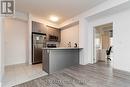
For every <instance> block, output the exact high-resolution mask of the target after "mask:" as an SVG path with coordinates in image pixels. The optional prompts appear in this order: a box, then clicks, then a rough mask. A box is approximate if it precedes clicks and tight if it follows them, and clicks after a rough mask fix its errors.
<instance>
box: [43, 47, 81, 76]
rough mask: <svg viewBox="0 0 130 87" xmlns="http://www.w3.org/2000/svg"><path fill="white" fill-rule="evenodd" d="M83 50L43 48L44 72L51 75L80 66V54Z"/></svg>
mask: <svg viewBox="0 0 130 87" xmlns="http://www.w3.org/2000/svg"><path fill="white" fill-rule="evenodd" d="M80 50H82V48H43V70H44V71H46V72H47V73H49V74H51V73H54V72H57V71H59V70H62V69H64V68H68V67H71V66H75V65H79V52H80Z"/></svg>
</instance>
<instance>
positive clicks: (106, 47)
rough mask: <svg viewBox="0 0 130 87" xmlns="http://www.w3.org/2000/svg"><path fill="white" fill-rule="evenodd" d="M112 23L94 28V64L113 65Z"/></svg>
mask: <svg viewBox="0 0 130 87" xmlns="http://www.w3.org/2000/svg"><path fill="white" fill-rule="evenodd" d="M112 48H113V23H108V24H104V25H99V26H96V27H94V59H93V60H94V63H97V62H104V63H108V64H113V62H112V61H113V56H112V53H113V51H112Z"/></svg>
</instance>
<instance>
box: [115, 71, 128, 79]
mask: <svg viewBox="0 0 130 87" xmlns="http://www.w3.org/2000/svg"><path fill="white" fill-rule="evenodd" d="M113 75H114V76H116V77H120V78H124V79H127V80H130V72H127V71H123V70H119V69H113Z"/></svg>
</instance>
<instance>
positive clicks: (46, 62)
mask: <svg viewBox="0 0 130 87" xmlns="http://www.w3.org/2000/svg"><path fill="white" fill-rule="evenodd" d="M42 57H43V58H42V63H43V70H44V71H45V72H47V73H49V51H48V50H43V56H42Z"/></svg>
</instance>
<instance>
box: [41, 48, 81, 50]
mask: <svg viewBox="0 0 130 87" xmlns="http://www.w3.org/2000/svg"><path fill="white" fill-rule="evenodd" d="M78 49H83V48H67V47H57V48H43V50H78Z"/></svg>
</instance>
